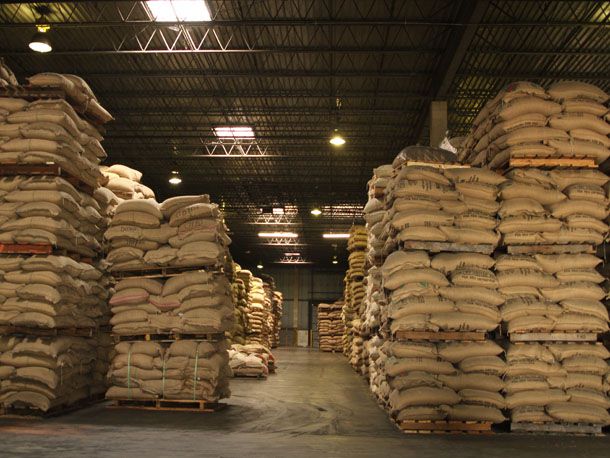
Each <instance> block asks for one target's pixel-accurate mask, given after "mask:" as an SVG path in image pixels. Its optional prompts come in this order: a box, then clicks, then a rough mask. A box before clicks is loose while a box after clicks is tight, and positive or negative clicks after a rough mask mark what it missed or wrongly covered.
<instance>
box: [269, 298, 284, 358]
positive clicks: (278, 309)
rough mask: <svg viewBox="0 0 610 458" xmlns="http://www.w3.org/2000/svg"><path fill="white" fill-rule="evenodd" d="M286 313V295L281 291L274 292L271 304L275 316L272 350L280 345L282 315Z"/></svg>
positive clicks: (272, 331)
mask: <svg viewBox="0 0 610 458" xmlns="http://www.w3.org/2000/svg"><path fill="white" fill-rule="evenodd" d="M283 313H284V295H283V294H282V292H281V291H274V292H273V299H272V302H271V314H272V316H273V327H272V330H271V348H276V347H278V346H279V345H280V330H281V329H282V314H283Z"/></svg>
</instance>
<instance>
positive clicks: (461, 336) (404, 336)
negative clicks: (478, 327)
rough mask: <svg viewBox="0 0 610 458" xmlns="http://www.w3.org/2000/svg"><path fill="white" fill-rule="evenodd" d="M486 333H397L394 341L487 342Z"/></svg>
mask: <svg viewBox="0 0 610 458" xmlns="http://www.w3.org/2000/svg"><path fill="white" fill-rule="evenodd" d="M486 334H487V333H486V332H483V331H438V332H437V331H397V332H396V333H395V334H394V339H395V340H398V341H404V340H429V341H444V340H461V341H476V342H480V341H483V340H485V337H486Z"/></svg>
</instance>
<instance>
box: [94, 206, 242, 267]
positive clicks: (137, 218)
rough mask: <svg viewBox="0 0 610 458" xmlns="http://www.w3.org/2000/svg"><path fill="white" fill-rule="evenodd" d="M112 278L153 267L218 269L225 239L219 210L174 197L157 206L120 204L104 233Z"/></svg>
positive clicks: (225, 248) (223, 260) (223, 259)
mask: <svg viewBox="0 0 610 458" xmlns="http://www.w3.org/2000/svg"><path fill="white" fill-rule="evenodd" d="M105 238H106V240H108V242H109V251H108V256H107V259H106V260H107V262H108V263H109V264H110V265H111V267H110V270H111V271H112V272H118V271H122V270H136V269H146V268H157V267H222V266H224V265H225V264H226V263H227V260H228V246H229V244H230V243H231V240H230V238H229V237H228V235H227V229H226V226H225V224H224V220H223V217H222V213H221V212H220V210H219V209H218V205H216V204H212V203H210V200H209V196H207V195H200V196H178V197H172V198H170V199H167V200H165V201H164V202H162V203H161V204H159V203H157V202H156V201H155V200H153V199H144V200H125V201H123V202H121V203H120V204H119V205H118V206H117V207H116V210H115V215H114V217H113V218H112V220H111V222H110V228H109V229H108V230H107V231H106V233H105Z"/></svg>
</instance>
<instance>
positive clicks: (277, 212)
mask: <svg viewBox="0 0 610 458" xmlns="http://www.w3.org/2000/svg"><path fill="white" fill-rule="evenodd" d="M273 214H274V215H283V214H284V207H274V208H273Z"/></svg>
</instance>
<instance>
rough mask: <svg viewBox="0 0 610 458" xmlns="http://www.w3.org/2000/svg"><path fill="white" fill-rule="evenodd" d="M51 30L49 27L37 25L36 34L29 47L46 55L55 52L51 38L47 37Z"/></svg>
mask: <svg viewBox="0 0 610 458" xmlns="http://www.w3.org/2000/svg"><path fill="white" fill-rule="evenodd" d="M49 30H51V26H49V25H44V24H40V25H36V33H35V34H34V35H33V36H32V39H31V40H30V43H29V45H28V46H29V47H30V49H31V50H32V51H36V52H41V53H45V52H50V51H52V50H53V46H52V45H51V40H49V36H48V35H47V32H48V31H49Z"/></svg>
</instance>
